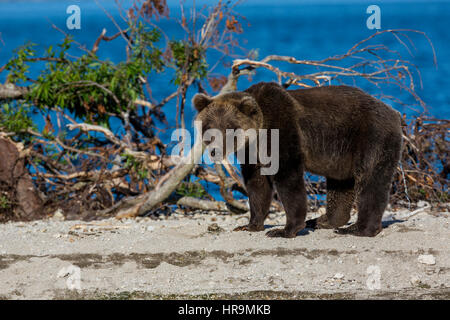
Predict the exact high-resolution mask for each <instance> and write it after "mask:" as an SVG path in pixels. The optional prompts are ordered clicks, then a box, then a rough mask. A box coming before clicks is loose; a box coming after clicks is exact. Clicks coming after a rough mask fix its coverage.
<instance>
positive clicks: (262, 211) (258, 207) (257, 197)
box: [234, 165, 273, 231]
mask: <svg viewBox="0 0 450 320" xmlns="http://www.w3.org/2000/svg"><path fill="white" fill-rule="evenodd" d="M241 172H242V176H243V178H244V183H245V188H246V189H247V194H248V200H249V204H250V221H249V223H248V224H247V225H244V226H240V227H237V228H235V229H234V231H263V230H264V220H265V219H266V217H267V215H268V214H269V208H270V203H271V202H272V198H273V185H272V181H271V180H270V178H269V176H263V175H261V174H260V169H259V168H258V167H257V166H256V165H241Z"/></svg>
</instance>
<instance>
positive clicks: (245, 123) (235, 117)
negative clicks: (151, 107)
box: [192, 92, 263, 157]
mask: <svg viewBox="0 0 450 320" xmlns="http://www.w3.org/2000/svg"><path fill="white" fill-rule="evenodd" d="M192 104H193V105H194V107H195V109H196V110H197V111H198V114H197V116H196V118H195V120H196V121H201V128H202V133H203V134H204V137H205V134H207V132H208V131H213V130H215V131H216V132H220V133H221V136H222V139H223V140H222V144H221V145H222V146H226V145H227V144H226V138H227V135H228V136H229V135H230V130H229V129H232V130H234V132H235V133H236V132H238V129H242V131H244V132H250V131H252V130H254V131H255V132H256V133H257V132H258V130H259V129H261V128H262V125H263V114H262V111H261V108H260V107H259V105H258V103H257V102H256V100H255V99H254V98H253V97H252V96H251V95H250V94H248V93H246V92H232V93H227V94H222V95H218V96H215V97H208V96H207V95H204V94H202V93H199V94H196V95H195V96H194V98H193V100H192ZM211 129H213V130H211ZM249 129H250V130H249ZM242 131H241V132H242ZM214 139H215V137H214V138H213V139H210V141H208V139H206V140H205V139H204V142H205V144H206V145H208V144H210V143H212V142H214ZM233 140H234V139H233ZM239 141H242V140H239V139H236V141H235V142H234V150H233V151H236V150H237V149H239V148H241V147H242V146H243V144H242V143H239ZM216 142H217V141H216ZM248 142H249V137H248V136H245V143H248ZM215 148H217V146H215ZM222 151H225V152H222V155H223V156H224V157H225V156H226V155H227V154H229V153H231V152H230V150H228V149H227V150H222ZM211 154H212V155H213V153H211Z"/></svg>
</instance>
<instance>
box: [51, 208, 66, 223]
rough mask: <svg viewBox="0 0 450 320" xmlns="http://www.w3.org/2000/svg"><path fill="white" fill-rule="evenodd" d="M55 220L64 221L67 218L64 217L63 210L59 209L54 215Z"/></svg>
mask: <svg viewBox="0 0 450 320" xmlns="http://www.w3.org/2000/svg"><path fill="white" fill-rule="evenodd" d="M53 219H54V220H58V221H64V220H65V219H66V218H65V217H64V214H63V212H62V210H61V209H58V210H56V211H55V213H54V214H53Z"/></svg>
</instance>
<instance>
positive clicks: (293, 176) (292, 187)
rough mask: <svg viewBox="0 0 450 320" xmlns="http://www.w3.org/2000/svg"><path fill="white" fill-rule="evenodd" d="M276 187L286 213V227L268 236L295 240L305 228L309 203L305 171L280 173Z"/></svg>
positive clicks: (272, 231)
mask: <svg viewBox="0 0 450 320" xmlns="http://www.w3.org/2000/svg"><path fill="white" fill-rule="evenodd" d="M275 186H276V189H277V192H278V196H279V197H280V200H281V202H282V203H283V207H284V210H285V211H286V225H285V227H284V229H274V230H270V231H268V232H267V236H269V237H283V238H294V237H295V236H296V235H297V232H299V231H300V230H303V229H304V228H305V218H306V209H307V205H306V204H307V203H306V189H305V183H304V181H303V170H301V169H296V170H290V171H289V172H281V173H279V174H278V175H277V176H276V177H275Z"/></svg>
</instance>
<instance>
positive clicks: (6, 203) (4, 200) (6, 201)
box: [0, 194, 11, 209]
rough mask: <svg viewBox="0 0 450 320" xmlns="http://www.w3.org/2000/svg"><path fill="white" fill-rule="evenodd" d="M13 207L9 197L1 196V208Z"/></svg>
mask: <svg viewBox="0 0 450 320" xmlns="http://www.w3.org/2000/svg"><path fill="white" fill-rule="evenodd" d="M10 207H11V203H10V202H9V199H8V197H7V196H5V195H3V194H2V195H1V196H0V209H9V208H10Z"/></svg>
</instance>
